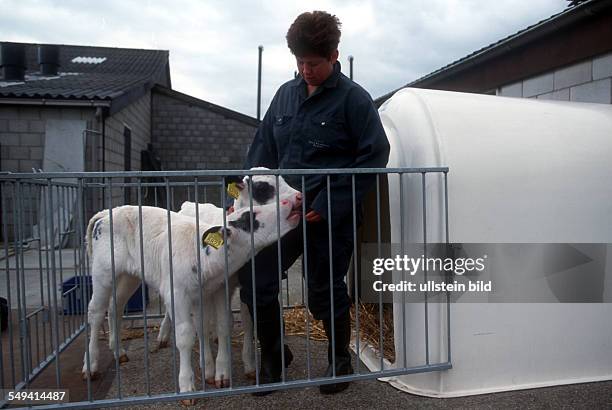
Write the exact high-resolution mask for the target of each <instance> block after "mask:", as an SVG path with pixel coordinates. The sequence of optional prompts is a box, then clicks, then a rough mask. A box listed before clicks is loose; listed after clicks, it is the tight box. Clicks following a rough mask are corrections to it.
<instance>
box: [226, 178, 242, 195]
mask: <svg viewBox="0 0 612 410" xmlns="http://www.w3.org/2000/svg"><path fill="white" fill-rule="evenodd" d="M227 193H228V194H230V196H231V197H232V198H234V199H238V197H239V196H240V190H239V189H238V187H237V186H236V183H235V182H232V183H230V184H229V185H228V186H227Z"/></svg>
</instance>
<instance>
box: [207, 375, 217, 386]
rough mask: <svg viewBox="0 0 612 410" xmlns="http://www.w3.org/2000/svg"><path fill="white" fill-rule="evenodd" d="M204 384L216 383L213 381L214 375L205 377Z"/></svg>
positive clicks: (212, 384)
mask: <svg viewBox="0 0 612 410" xmlns="http://www.w3.org/2000/svg"><path fill="white" fill-rule="evenodd" d="M206 384H210V385H211V386H214V385H216V383H215V377H214V376H213V377H207V378H206Z"/></svg>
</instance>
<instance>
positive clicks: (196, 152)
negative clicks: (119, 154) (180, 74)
mask: <svg viewBox="0 0 612 410" xmlns="http://www.w3.org/2000/svg"><path fill="white" fill-rule="evenodd" d="M152 122H153V146H154V147H155V149H156V150H157V152H158V153H159V154H160V156H161V158H162V163H163V167H164V169H167V170H202V169H241V168H242V163H243V162H244V159H245V157H246V152H247V148H248V146H249V144H250V143H251V141H252V140H253V136H254V135H255V126H253V125H249V124H245V123H243V122H240V121H238V120H236V119H233V118H229V117H226V116H223V115H222V114H219V113H216V112H213V111H210V110H207V109H205V108H203V107H200V106H196V105H192V104H189V103H187V102H184V101H181V100H179V99H175V98H172V97H170V96H168V95H162V94H158V93H153V117H152Z"/></svg>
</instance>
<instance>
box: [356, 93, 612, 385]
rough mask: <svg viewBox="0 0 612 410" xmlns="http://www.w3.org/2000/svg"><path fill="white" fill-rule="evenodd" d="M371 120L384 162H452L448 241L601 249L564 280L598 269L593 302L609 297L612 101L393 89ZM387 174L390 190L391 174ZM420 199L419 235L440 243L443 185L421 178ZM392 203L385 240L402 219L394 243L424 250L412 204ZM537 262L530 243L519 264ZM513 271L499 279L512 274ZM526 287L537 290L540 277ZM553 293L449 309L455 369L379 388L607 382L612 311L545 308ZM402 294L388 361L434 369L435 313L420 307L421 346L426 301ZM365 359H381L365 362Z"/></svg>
mask: <svg viewBox="0 0 612 410" xmlns="http://www.w3.org/2000/svg"><path fill="white" fill-rule="evenodd" d="M380 115H381V117H382V121H383V124H384V126H385V130H386V132H387V135H388V137H389V141H390V143H391V147H392V149H391V158H390V162H389V165H388V166H389V167H437V166H447V167H449V174H448V188H447V189H448V224H449V240H450V242H451V243H461V244H463V246H464V247H465V248H469V246H470V244H471V243H472V244H473V243H515V244H516V243H557V244H558V243H571V244H584V243H598V244H602V245H601V246H600V248H599V249H600V252H595V253H593V254H588V252H590V251H589V250H588V249H586V250H584V252H586V253H587V254H588V257H589V258H590V259H591V262H589V263H586V264H582V265H581V266H578V267H575V268H572V269H569V271H567V272H562V274H573V275H575V277H577V278H578V280H580V277H581V275H589V274H592V273H593V272H594V271H598V272H600V273H601V272H602V271H603V272H604V274H602V275H601V276H602V277H603V278H604V279H603V281H602V283H601V286H602V287H603V300H608V301H609V300H610V297H611V296H612V246H610V245H608V244H610V243H612V107H610V106H607V105H601V104H582V103H564V102H552V101H541V100H527V99H517V98H505V97H496V96H486V95H476V94H464V93H454V92H442V91H433V90H420V89H404V90H401V91H399V92H398V93H396V94H395V95H394V96H393V97H392V98H391V99H390V100H388V101H387V102H386V103H385V104H384V105H383V106H382V107H381V108H380ZM417 176H418V177H420V176H419V175H417ZM389 178H390V182H389V186H390V187H392V186H395V187H397V186H398V182H399V181H398V180H397V175H393V176H390V177H389ZM403 183H404V186H403V190H404V192H405V195H406V198H407V199H408V200H407V201H406V203H407V204H411V203H416V204H420V201H422V192H423V188H422V186H421V179H420V178H419V179H414V178H406V179H404V180H403ZM425 192H426V204H427V206H426V212H427V222H426V230H427V241H428V242H444V241H445V236H446V233H445V232H444V230H445V229H444V226H445V221H444V220H445V214H444V212H445V210H444V209H442V208H443V206H444V195H445V188H444V180H443V178H441V177H440V178H433V177H428V179H427V182H426V185H425ZM398 196H399V192H398V191H397V190H391V192H390V194H389V203H390V219H391V222H392V223H391V224H390V225H391V241H392V242H393V243H399V242H400V240H401V238H400V237H399V235H400V228H399V222H398V221H399V220H400V212H404V218H405V220H406V221H407V226H406V229H405V231H404V238H403V240H404V241H406V243H419V242H423V222H422V220H423V217H422V209H421V207H420V206H405V207H404V208H405V209H399V205H398V204H399V199H398ZM394 221H395V222H394ZM577 246H579V245H577ZM602 247H603V248H602ZM587 248H588V247H587ZM601 249H603V252H601ZM534 252H536V251H534ZM540 256H541V255H536V254H534V253H531V254H530V251H529V248H528V247H527V248H525V249H524V252H523V253H522V254H521V255H520V257H521V258H522V260H523V266H530V265H529V264H532V265H533V266H534V267H536V266H537V264H538V263H539V262H540ZM508 262H510V261H508ZM525 263H526V264H527V265H525ZM502 265H503V263H502ZM511 267H512V264H511V263H508V267H507V269H505V270H503V273H504V275H513V274H517V272H516V271H513V270H512V268H511ZM497 268H498V269H500V268H501V269H504V267H503V266H497ZM523 274H524V272H523ZM582 277H584V276H582ZM533 279H534V280H533V283H534V286H537V287H539V291H540V294H544V295H546V290H547V289H548V287H550V286H551V282H550V281H547V280H544V279H543V280H537V278H533ZM565 283H568V282H567V281H566V282H565ZM500 290H502V291H503V289H498V291H500ZM565 290H567V291H571V289H565ZM554 291H555V292H556V293H557V294H558V292H559V289H555V290H554ZM561 291H563V289H561ZM599 291H600V295H601V289H599ZM555 292H553V291H552V290H551V292H550V293H551V298H550V299H546V300H545V301H550V302H551V303H452V304H451V305H450V318H451V320H450V327H449V328H450V340H451V342H450V343H451V351H452V360H451V361H452V369H450V370H446V371H440V372H430V373H423V374H411V375H404V376H398V377H393V378H389V379H386V380H388V381H389V382H390V383H391V384H393V385H394V386H396V387H398V388H400V389H402V390H405V391H407V392H410V393H416V394H421V395H426V396H437V397H452V396H463V395H471V394H480V393H488V392H496V391H505V390H515V389H524V388H532V387H543V386H550V385H560V384H567V383H579V382H588V381H600V380H610V379H612V354H610V352H612V304H610V303H552V302H553V301H555V300H558V299H555V298H554V293H555ZM396 296H397V295H396ZM400 300H401V299H400V298H399V297H396V298H395V299H394V301H395V303H394V322H395V323H394V333H395V347H396V361H397V362H398V363H402V362H403V360H404V355H406V357H405V360H406V362H407V363H408V365H409V366H410V365H411V364H412V365H418V364H421V363H423V362H424V360H425V355H426V352H428V354H429V360H430V361H431V362H443V361H445V360H447V359H448V358H447V347H448V346H447V343H448V340H449V335H448V331H447V329H448V327H447V324H448V322H447V310H446V309H447V308H446V306H444V305H443V304H432V303H430V304H429V306H428V315H427V320H428V329H429V330H428V333H429V334H428V344H429V346H428V347H427V349H426V346H425V344H426V339H425V338H424V335H423V333H424V328H425V324H424V321H425V315H424V314H423V304H418V303H406V304H402V303H401V302H400ZM485 300H486V299H485ZM402 309H405V310H404V311H403V316H404V317H405V321H404V322H402V314H401V313H400V312H402ZM404 327H405V329H404ZM404 331H405V332H406V341H407V343H406V347H405V350H402V349H401V347H402V346H403V341H402V337H403V332H404ZM365 356H367V355H365ZM370 356H371V355H370ZM366 363H367V364H368V366H369V367H371V368H376V367H378V365H379V362H378V361H377V360H368V359H367V357H366Z"/></svg>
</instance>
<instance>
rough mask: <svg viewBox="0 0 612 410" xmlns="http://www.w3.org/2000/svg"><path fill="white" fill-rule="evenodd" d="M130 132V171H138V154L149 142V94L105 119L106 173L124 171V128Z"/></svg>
mask: <svg viewBox="0 0 612 410" xmlns="http://www.w3.org/2000/svg"><path fill="white" fill-rule="evenodd" d="M126 126H127V127H128V128H129V129H130V130H131V135H132V150H131V151H132V152H131V167H130V168H131V169H132V170H133V171H139V170H140V168H141V167H140V152H141V151H142V150H145V149H147V144H148V143H150V142H151V93H150V92H148V93H147V94H145V95H144V96H142V97H141V98H139V99H138V100H136V101H135V102H133V103H131V104H130V105H128V106H127V107H125V108H124V109H123V110H121V111H119V112H117V113H115V114H113V115H112V116H110V117H108V118H107V119H106V125H105V135H106V146H105V159H106V166H105V170H106V171H124V170H125V168H124V136H123V132H124V129H125V127H126Z"/></svg>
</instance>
